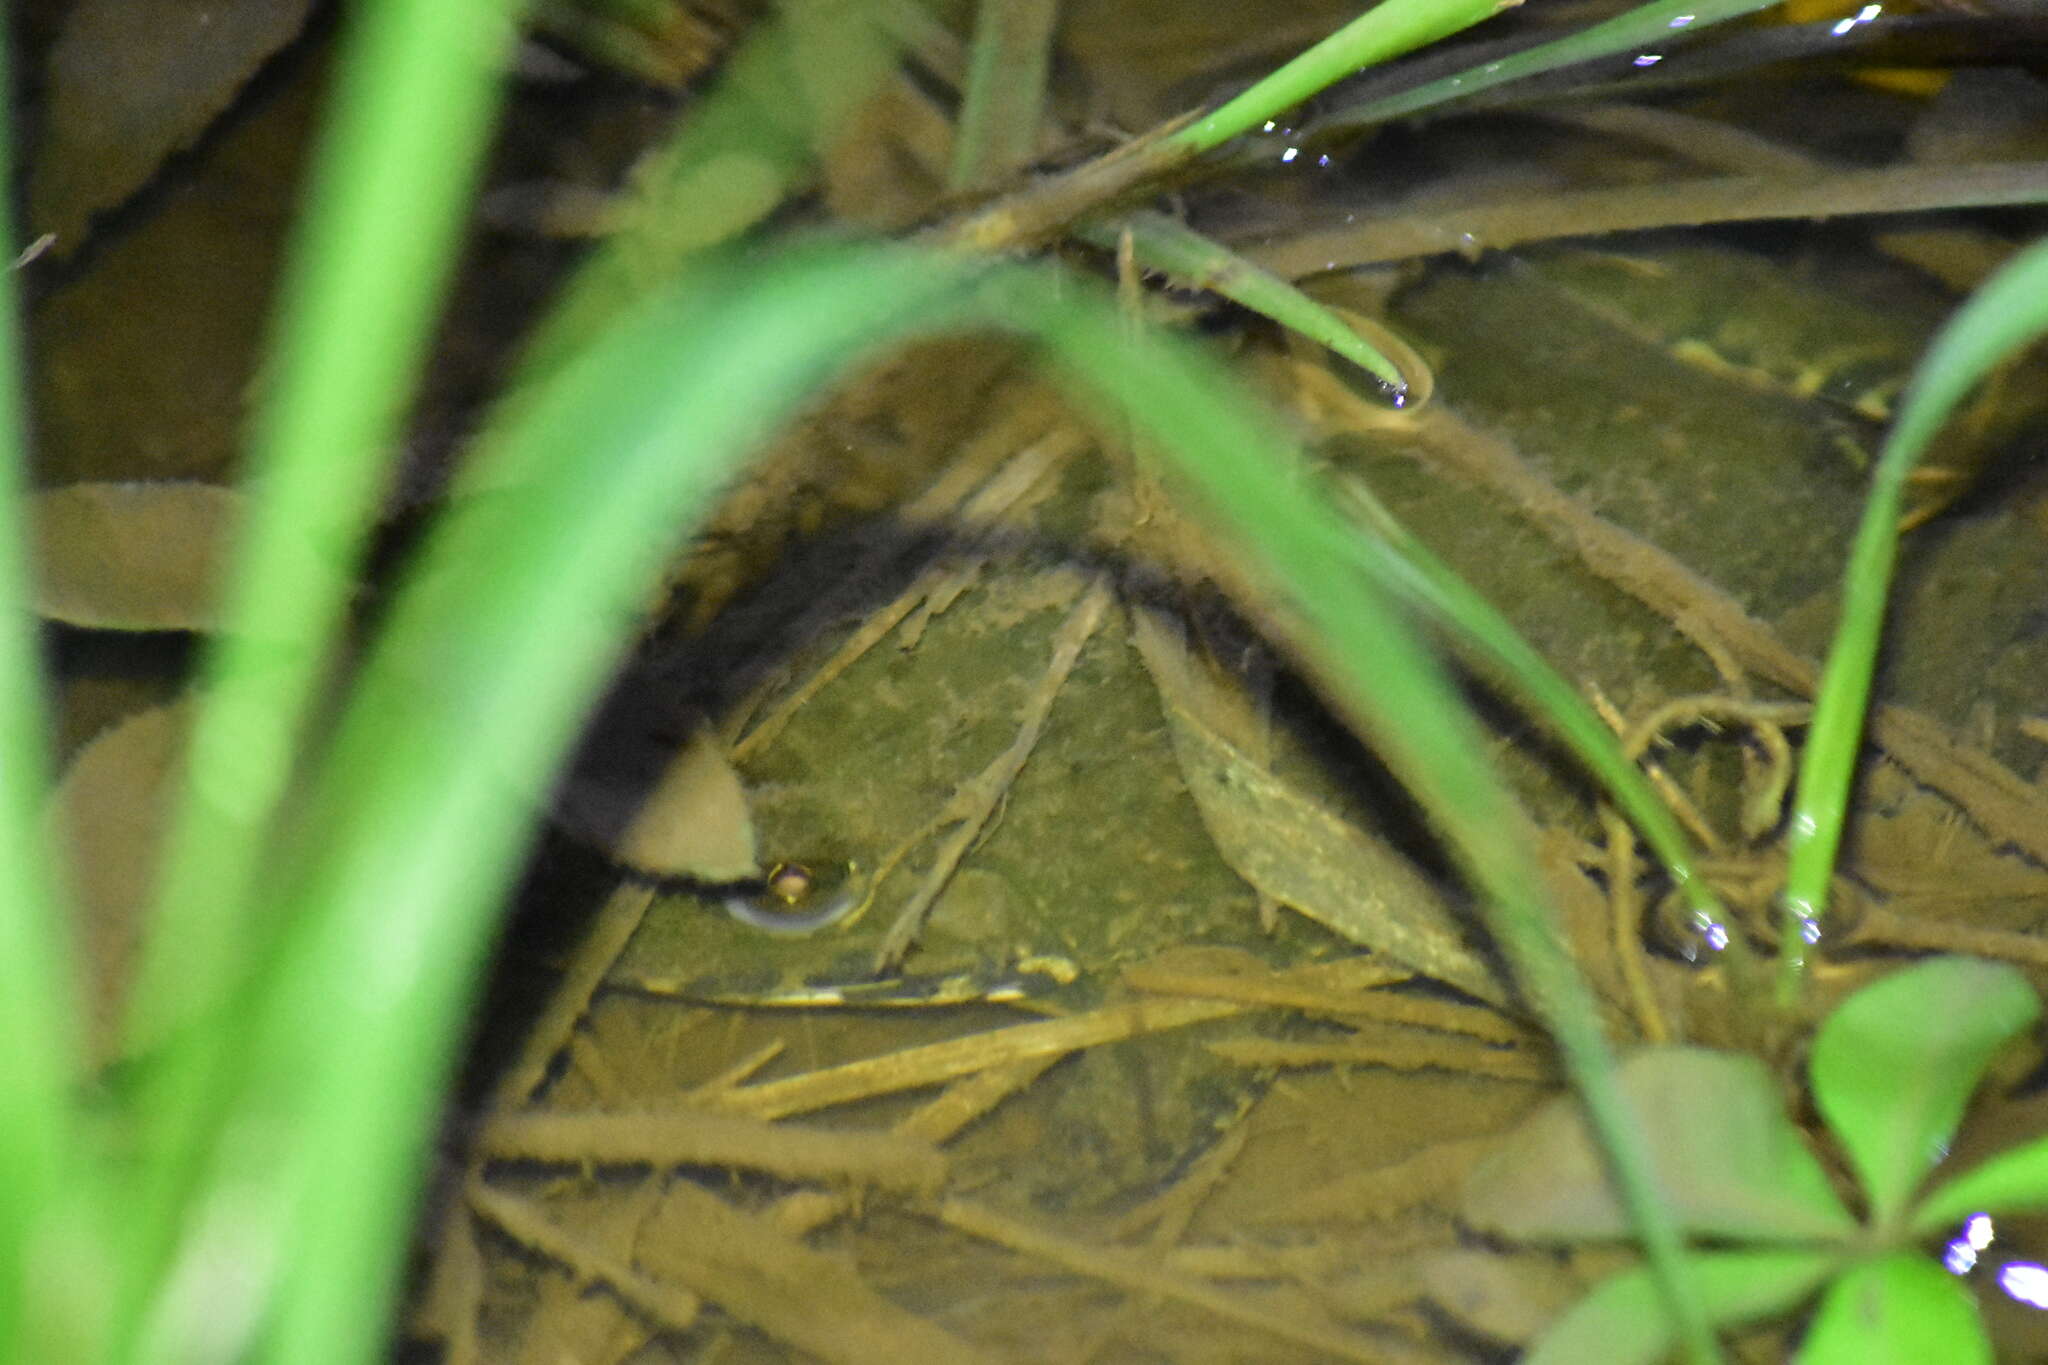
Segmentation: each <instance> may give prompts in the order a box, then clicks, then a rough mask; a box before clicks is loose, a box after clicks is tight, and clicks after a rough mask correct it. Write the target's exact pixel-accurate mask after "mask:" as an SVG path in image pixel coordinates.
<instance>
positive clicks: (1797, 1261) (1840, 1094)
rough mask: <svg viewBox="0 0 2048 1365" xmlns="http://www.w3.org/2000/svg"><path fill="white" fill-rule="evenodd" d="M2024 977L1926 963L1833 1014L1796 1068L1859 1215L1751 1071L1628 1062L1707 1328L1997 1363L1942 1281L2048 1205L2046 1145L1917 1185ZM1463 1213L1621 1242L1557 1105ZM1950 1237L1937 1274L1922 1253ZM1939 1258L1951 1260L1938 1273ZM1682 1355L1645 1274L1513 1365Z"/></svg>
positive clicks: (1836, 1352)
mask: <svg viewBox="0 0 2048 1365" xmlns="http://www.w3.org/2000/svg"><path fill="white" fill-rule="evenodd" d="M2040 1013H2041V1005H2040V1001H2039V999H2038V998H2037V997H2036V996H2035V994H2034V991H2033V988H2032V987H2031V986H2029V985H2028V984H2027V981H2026V978H2025V977H2024V976H2022V975H2021V974H2020V972H2019V971H2017V970H2016V969H2014V968H2012V967H2009V966H2005V965H2003V964H1996V963H1989V962H1984V961H1980V960H1977V959H1972V958H1955V957H1948V958H1933V959H1929V960H1927V961H1924V962H1921V963H1918V964H1916V965H1914V966H1912V967H1909V968H1906V969H1904V970H1901V971H1897V972H1894V973H1892V974H1891V975H1889V976H1886V977H1884V978H1883V979H1881V980H1879V981H1876V982H1874V983H1872V984H1871V985H1868V986H1865V987H1864V988H1863V989H1861V990H1859V991H1857V992H1856V993H1855V994H1854V995H1852V996H1850V997H1849V998H1848V999H1847V1000H1845V1001H1843V1002H1842V1004H1841V1005H1839V1006H1838V1007H1837V1008H1836V1009H1835V1010H1834V1011H1833V1012H1832V1013H1831V1014H1830V1015H1829V1016H1828V1017H1827V1019H1826V1020H1825V1021H1823V1023H1822V1024H1821V1026H1820V1030H1819V1032H1818V1033H1817V1034H1816V1035H1815V1037H1814V1040H1813V1047H1812V1054H1811V1057H1810V1059H1809V1062H1808V1067H1807V1077H1808V1084H1809V1086H1810V1089H1811V1093H1812V1096H1813V1102H1814V1106H1815V1108H1816V1109H1818V1111H1819V1113H1820V1116H1821V1119H1822V1120H1823V1122H1824V1123H1825V1125H1826V1128H1827V1132H1828V1134H1829V1135H1830V1136H1831V1138H1832V1139H1833V1143H1834V1146H1835V1148H1836V1150H1837V1151H1838V1152H1839V1153H1840V1155H1841V1157H1842V1160H1843V1163H1844V1164H1845V1165H1846V1167H1847V1169H1848V1170H1849V1171H1850V1172H1851V1173H1852V1174H1853V1175H1854V1177H1855V1183H1856V1189H1857V1200H1856V1206H1857V1209H1858V1211H1859V1213H1860V1217H1858V1216H1857V1215H1856V1214H1852V1213H1851V1211H1850V1208H1849V1207H1848V1206H1847V1205H1845V1203H1844V1201H1843V1200H1842V1198H1841V1197H1840V1196H1839V1195H1838V1194H1837V1192H1836V1190H1835V1187H1834V1186H1833V1185H1832V1184H1831V1182H1830V1181H1829V1179H1828V1176H1827V1174H1826V1173H1825V1171H1824V1169H1823V1167H1822V1164H1821V1162H1820V1161H1819V1160H1817V1159H1816V1157H1815V1155H1814V1153H1813V1152H1812V1151H1811V1150H1810V1149H1809V1148H1808V1147H1807V1145H1806V1143H1805V1141H1804V1139H1803V1138H1802V1135H1801V1133H1800V1132H1799V1130H1798V1129H1797V1128H1796V1127H1795V1126H1794V1125H1793V1123H1792V1121H1791V1120H1790V1119H1789V1118H1787V1116H1786V1114H1785V1112H1784V1109H1783V1107H1782V1104H1781V1102H1780V1099H1779V1093H1780V1092H1779V1089H1778V1086H1777V1084H1776V1083H1775V1082H1774V1080H1773V1079H1772V1077H1771V1076H1770V1074H1769V1073H1768V1072H1767V1071H1766V1070H1765V1068H1764V1066H1763V1064H1762V1063H1761V1062H1759V1061H1757V1060H1756V1059H1755V1058H1753V1057H1748V1056H1743V1055H1737V1054H1732V1053H1720V1052H1712V1051H1708V1050H1706V1049H1703V1048H1685V1047H1665V1048H1651V1049H1645V1050H1644V1051H1641V1052H1638V1053H1636V1054H1634V1055H1633V1056H1631V1057H1630V1058H1629V1059H1628V1060H1627V1061H1626V1062H1624V1063H1623V1065H1622V1069H1621V1085H1622V1089H1623V1092H1624V1093H1625V1094H1626V1095H1627V1096H1628V1098H1629V1102H1630V1103H1631V1105H1632V1106H1633V1107H1634V1109H1635V1112H1636V1120H1637V1122H1639V1123H1640V1124H1642V1126H1643V1129H1644V1131H1645V1133H1646V1134H1647V1135H1648V1136H1649V1138H1650V1143H1651V1147H1652V1149H1653V1150H1654V1151H1655V1153H1656V1157H1655V1161H1656V1166H1657V1179H1658V1183H1659V1186H1660V1188H1661V1190H1662V1192H1663V1194H1664V1196H1665V1198H1666V1199H1667V1200H1668V1201H1669V1203H1670V1205H1671V1207H1672V1209H1673V1210H1674V1211H1675V1213H1676V1216H1677V1218H1678V1220H1679V1222H1680V1224H1681V1226H1682V1227H1683V1228H1684V1229H1685V1231H1686V1232H1687V1233H1688V1234H1689V1235H1690V1236H1691V1237H1693V1238H1694V1239H1696V1241H1697V1242H1700V1243H1708V1244H1710V1249H1696V1250H1695V1251H1694V1252H1693V1253H1692V1255H1691V1258H1690V1260H1691V1265H1690V1269H1691V1271H1692V1292H1693V1293H1694V1294H1695V1295H1696V1296H1697V1299H1698V1302H1699V1304H1700V1306H1701V1307H1702V1309H1703V1310H1704V1312H1705V1313H1706V1315H1707V1316H1708V1317H1709V1318H1710V1319H1711V1320H1712V1321H1713V1322H1714V1324H1715V1325H1716V1326H1717V1327H1731V1326H1738V1325H1742V1324H1746V1323H1753V1322H1758V1321H1763V1320H1767V1319H1769V1318H1772V1317H1776V1316H1778V1315H1780V1314H1783V1313H1786V1312H1789V1311H1791V1310H1793V1309H1795V1308H1797V1307H1799V1306H1800V1305H1801V1304H1803V1303H1805V1302H1806V1301H1807V1300H1809V1299H1811V1298H1812V1297H1813V1296H1814V1295H1815V1294H1816V1293H1818V1294H1819V1295H1820V1304H1819V1307H1818V1308H1817V1309H1816V1310H1815V1312H1814V1314H1813V1317H1812V1320H1811V1322H1810V1323H1809V1324H1808V1325H1807V1327H1806V1330H1805V1333H1804V1337H1803V1340H1802V1341H1801V1344H1800V1346H1799V1350H1798V1354H1797V1356H1796V1357H1795V1359H1796V1360H1797V1361H1798V1362H1799V1365H1890V1363H1891V1362H1897V1363H1898V1365H1909V1362H1910V1365H1975V1363H1976V1362H1989V1361H1990V1360H1991V1359H1992V1350H1991V1346H1990V1343H1989V1342H1988V1340H1987V1339H1986V1336H1985V1332H1984V1329H1983V1326H1982V1325H1981V1323H1980V1321H1979V1318H1978V1314H1977V1309H1976V1305H1975V1304H1974V1302H1973V1301H1972V1298H1971V1294H1970V1291H1969V1290H1968V1289H1967V1288H1966V1287H1965V1286H1964V1285H1963V1284H1962V1283H1960V1281H1959V1280H1958V1279H1957V1278H1956V1277H1957V1275H1958V1274H1960V1273H1961V1272H1963V1271H1965V1270H1967V1269H1969V1267H1970V1265H1971V1264H1972V1263H1973V1261H1974V1258H1975V1253H1976V1252H1977V1251H1979V1250H1982V1249H1983V1247H1984V1246H1985V1245H1986V1243H1987V1241H1988V1240H1989V1238H1990V1237H1991V1236H1992V1235H1993V1229H1994V1220H1995V1219H1996V1218H1998V1217H1999V1216H2001V1215H2005V1214H2013V1213H2021V1212H2036V1211H2039V1210H2041V1209H2042V1208H2048V1138H2042V1139H2039V1140H2036V1141H2033V1142H2029V1143H2025V1144H2023V1145H2021V1146H2018V1147H2015V1148H2012V1149H2010V1150H2008V1151H2006V1152H2003V1153H2001V1154H1999V1155H1997V1156H1993V1157H1991V1158H1989V1159H1988V1160H1986V1161H1984V1162H1983V1163H1981V1164H1980V1165H1978V1166H1976V1167H1975V1168H1974V1169H1972V1170H1969V1171H1966V1172H1964V1173H1962V1174H1960V1175H1957V1176H1952V1177H1950V1178H1948V1179H1946V1180H1943V1181H1942V1182H1940V1183H1939V1184H1936V1185H1934V1186H1933V1187H1932V1188H1930V1189H1927V1190H1925V1191H1924V1192H1922V1190H1921V1186H1922V1184H1923V1182H1924V1181H1925V1179H1926V1177H1927V1176H1928V1175H1929V1173H1930V1172H1932V1171H1934V1170H1935V1169H1936V1168H1937V1167H1938V1165H1939V1163H1940V1162H1941V1160H1942V1158H1943V1157H1944V1156H1945V1155H1946V1153H1947V1152H1948V1150H1949V1146H1950V1144H1951V1142H1952V1141H1953V1139H1954V1138H1955V1135H1956V1132H1957V1129H1958V1127H1959V1126H1960V1124H1961V1121H1962V1117H1963V1112H1964V1109H1965V1106H1966V1105H1967V1103H1968V1101H1969V1098H1970V1095H1971V1093H1972V1092H1973V1091H1974V1090H1975V1089H1976V1088H1977V1086H1978V1085H1979V1083H1980V1082H1981V1081H1982V1079H1983V1078H1984V1075H1985V1072H1986V1069H1987V1067H1989V1065H1990V1064H1991V1062H1992V1060H1993V1059H1994V1058H1995V1057H1996V1056H1997V1054H1998V1053H1999V1051H2000V1049H2002V1048H2003V1047H2004V1046H2005V1045H2006V1044H2007V1043H2009V1042H2011V1041H2012V1040H2013V1039H2014V1038H2015V1037H2017V1036H2018V1035H2019V1034H2020V1033H2021V1032H2023V1031H2024V1030H2026V1029H2027V1028H2028V1027H2029V1026H2030V1025H2031V1024H2033V1023H2034V1022H2035V1021H2036V1020H2037V1019H2038V1018H2039V1016H2040ZM1464 1212H1465V1217H1466V1218H1467V1219H1468V1220H1469V1221H1470V1222H1471V1223H1472V1224H1473V1225H1474V1226H1476V1227H1479V1228H1482V1229H1484V1230H1487V1231H1490V1232H1494V1233H1498V1234H1500V1235H1503V1236H1506V1237H1510V1238H1513V1239H1516V1240H1519V1241H1535V1242H1587V1241H1596V1240H1603V1239H1613V1238H1619V1237H1624V1236H1626V1235H1627V1225H1626V1222H1625V1220H1624V1219H1623V1218H1622V1215H1621V1213H1620V1210H1619V1209H1618V1208H1617V1207H1616V1206H1615V1204H1614V1201H1613V1199H1612V1198H1611V1196H1609V1195H1608V1194H1607V1192H1606V1179H1605V1174H1604V1171H1603V1169H1602V1167H1601V1162H1600V1157H1599V1154H1598V1152H1597V1150H1596V1149H1595V1148H1594V1147H1593V1146H1592V1145H1591V1144H1590V1142H1589V1141H1588V1140H1587V1137H1586V1133H1585V1129H1584V1125H1583V1124H1582V1123H1581V1122H1580V1120H1579V1119H1578V1117H1577V1115H1576V1114H1575V1113H1574V1112H1573V1111H1572V1109H1571V1106H1570V1105H1569V1104H1568V1103H1567V1102H1564V1101H1559V1102H1557V1103H1554V1104H1552V1105H1549V1106H1546V1107H1545V1108H1544V1109H1542V1110H1539V1111H1538V1112H1537V1113H1536V1114H1535V1115H1533V1116H1532V1117H1531V1118H1530V1119H1528V1120H1527V1121H1526V1122H1525V1123H1524V1124H1523V1125H1522V1126H1521V1128H1519V1129H1518V1130H1517V1131H1516V1132H1515V1133H1514V1134H1512V1135H1511V1136H1510V1137H1509V1139H1508V1141H1507V1142H1506V1143H1505V1144H1504V1145H1503V1147H1502V1148H1501V1149H1500V1150H1499V1151H1497V1152H1496V1153H1494V1154H1493V1155H1492V1156H1491V1157H1489V1158H1488V1161H1487V1163H1486V1164H1484V1165H1483V1166H1482V1167H1481V1168H1480V1169H1479V1170H1478V1171H1476V1172H1475V1173H1474V1176H1473V1179H1472V1181H1471V1182H1470V1184H1469V1185H1468V1187H1467V1190H1466V1198H1465V1210H1464ZM1937 1239H1946V1240H1947V1246H1946V1250H1945V1252H1944V1253H1943V1255H1942V1258H1941V1262H1937V1260H1936V1259H1935V1258H1933V1257H1930V1256H1929V1255H1927V1254H1925V1252H1924V1251H1923V1250H1922V1248H1924V1247H1927V1246H1930V1245H1932V1244H1933V1243H1934V1242H1935V1241H1936V1240H1937ZM1943 1262H1945V1264H1944V1263H1943ZM1674 1344H1675V1339H1674V1336H1673V1333H1672V1330H1671V1327H1670V1325H1669V1321H1668V1319H1667V1318H1666V1316H1665V1314H1664V1313H1663V1312H1662V1310H1661V1308H1660V1306H1659V1304H1658V1303H1657V1301H1656V1298H1655V1296H1654V1292H1653V1289H1652V1286H1651V1284H1650V1281H1649V1279H1648V1277H1647V1276H1646V1275H1645V1274H1644V1273H1643V1272H1642V1271H1641V1270H1629V1271H1624V1272H1622V1273H1620V1274H1617V1275H1615V1276H1613V1277H1612V1278H1610V1279H1608V1280H1606V1281H1605V1282H1603V1283H1602V1284H1600V1285H1599V1286H1597V1287H1596V1288H1595V1289H1594V1290H1593V1291H1592V1292H1591V1293H1590V1294H1588V1295H1587V1297H1586V1298H1585V1299H1583V1300H1581V1301H1580V1303H1579V1304H1578V1305H1577V1306H1576V1307H1574V1308H1572V1309H1571V1310H1570V1311H1568V1312H1567V1313H1566V1314H1565V1315H1564V1316H1563V1317H1562V1318H1560V1319H1559V1320H1558V1321H1557V1322H1555V1323H1554V1324H1553V1325H1552V1326H1551V1327H1550V1329H1549V1330H1548V1331H1547V1332H1546V1333H1545V1334H1544V1336H1543V1337H1542V1339H1541V1340H1540V1341H1539V1342H1538V1343H1537V1344H1536V1345H1535V1347H1534V1348H1533V1349H1532V1350H1531V1351H1530V1352H1529V1353H1528V1354H1527V1355H1526V1356H1524V1357H1523V1359H1524V1361H1525V1362H1526V1365H1566V1362H1579V1361H1589V1360H1598V1361H1601V1362H1603V1365H1652V1362H1655V1361H1660V1360H1663V1359H1665V1358H1666V1357H1667V1356H1668V1355H1669V1354H1670V1352H1671V1350H1672V1347H1673V1345H1674Z"/></svg>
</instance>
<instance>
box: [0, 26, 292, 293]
mask: <svg viewBox="0 0 2048 1365" xmlns="http://www.w3.org/2000/svg"><path fill="white" fill-rule="evenodd" d="M311 9H312V5H311V0H79V2H78V3H77V4H76V5H74V6H73V7H72V10H71V14H70V17H69V18H68V19H67V20H66V21H65V24H64V32H63V34H62V35H61V36H60V37H59V38H58V39H57V42H56V45H55V46H54V47H53V48H52V49H51V50H50V59H49V66H48V70H47V73H46V85H47V88H48V90H49V101H50V104H49V117H48V119H47V120H46V121H45V124H44V132H43V138H42V141H41V144H40V145H39V146H38V147H37V149H36V154H35V158H34V160H33V163H32V164H33V165H34V168H35V170H34V174H33V176H32V178H31V180H30V184H29V215H28V216H29V222H30V223H31V225H32V227H33V230H34V231H35V232H38V233H40V232H53V233H55V234H56V235H57V240H56V243H55V250H57V251H58V252H60V253H61V252H65V251H69V250H71V249H72V248H74V247H76V246H77V245H78V243H79V241H80V240H81V239H82V238H83V237H84V236H85V230H86V227H87V226H88V224H89V223H90V222H91V220H92V217H93V215H94V214H97V213H100V212H103V211H105V210H107V209H110V208H115V207H118V206H119V205H120V204H122V203H124V202H126V201H127V199H128V198H129V196H131V195H133V194H134V193H135V192H136V191H137V190H139V189H141V188H142V186H144V185H145V184H147V183H148V182H149V180H150V179H151V177H153V176H154V175H155V174H156V173H157V168H158V167H159V166H160V165H162V164H163V161H164V158H166V157H168V156H169V155H170V154H171V153H173V152H176V151H180V150H182V149H184V148H186V147H189V146H191V145H192V144H193V143H194V142H195V141H197V140H198V138H199V135H200V134H201V133H203V132H205V131H206V129H207V127H208V126H209V125H210V124H212V122H213V121H214V119H216V118H217V117H219V116H220V114H221V113H222V112H223V111H224V110H225V109H227V107H228V105H229V104H231V103H232V102H233V101H234V98H235V96H236V94H237V93H238V92H239V91H240V90H241V88H242V87H243V86H244V85H245V84H247V83H248V81H249V78H250V77H252V76H254V75H255V74H256V72H257V70H258V69H260V68H261V67H262V65H263V64H264V63H265V62H266V61H268V60H269V59H270V58H271V57H272V56H273V55H274V54H275V53H276V52H277V51H278V49H280V48H282V47H283V46H284V45H285V44H286V43H288V42H290V41H291V40H292V39H293V38H295V37H297V36H298V34H299V31H300V30H301V29H302V28H304V27H305V24H306V15H307V13H308V12H309V11H310V10H311Z"/></svg>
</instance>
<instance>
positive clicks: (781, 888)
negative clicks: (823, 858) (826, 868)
mask: <svg viewBox="0 0 2048 1365" xmlns="http://www.w3.org/2000/svg"><path fill="white" fill-rule="evenodd" d="M767 883H768V886H767V891H768V894H769V895H770V896H773V897H774V898H775V899H776V900H779V901H781V902H783V903H784V904H785V905H795V904H796V903H797V902H798V901H800V900H803V899H804V898H805V897H806V896H808V895H810V894H811V893H812V892H813V891H815V890H817V889H818V875H817V874H816V873H815V872H813V871H811V869H809V868H808V867H805V866H804V865H803V864H802V863H777V864H775V866H773V867H771V868H769V869H768V876H767Z"/></svg>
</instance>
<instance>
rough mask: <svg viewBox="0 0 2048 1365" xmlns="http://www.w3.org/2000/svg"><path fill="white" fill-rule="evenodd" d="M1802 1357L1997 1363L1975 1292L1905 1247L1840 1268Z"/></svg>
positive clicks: (1838, 1363)
mask: <svg viewBox="0 0 2048 1365" xmlns="http://www.w3.org/2000/svg"><path fill="white" fill-rule="evenodd" d="M1798 1365H1991V1343H1990V1341H1989V1340H1987V1339H1986V1338H1985V1335H1984V1326H1983V1324H1982V1323H1981V1322H1980V1321H1979V1320H1978V1318H1977V1305H1976V1304H1975V1303H1974V1302H1972V1300H1971V1298H1970V1292H1969V1291H1968V1290H1967V1289H1965V1288H1963V1286H1962V1285H1961V1284H1960V1283H1958V1282H1957V1281H1956V1279H1955V1277H1954V1276H1952V1275H1950V1274H1949V1273H1948V1272H1947V1271H1945V1270H1943V1269H1942V1268H1941V1267H1939V1266H1937V1265H1935V1264H1934V1263H1933V1262H1932V1261H1929V1260H1927V1259H1926V1258H1924V1257H1921V1256H1916V1255H1914V1254H1913V1253H1912V1252H1907V1251H1900V1252H1894V1253H1893V1254H1892V1255H1889V1256H1886V1257H1883V1258H1881V1259H1879V1260H1875V1261H1866V1262H1865V1263H1863V1264H1862V1265H1859V1266H1855V1267H1852V1268H1851V1269H1849V1270H1847V1271H1845V1272H1843V1273H1842V1274H1841V1275H1840V1276H1838V1277H1837V1278H1836V1280H1835V1282H1834V1283H1833V1284H1831V1285H1829V1286H1828V1292H1827V1294H1826V1295H1825V1296H1824V1297H1823V1298H1822V1299H1821V1302H1820V1311H1819V1312H1817V1313H1815V1314H1814V1317H1813V1327H1812V1329H1811V1330H1810V1331H1808V1332H1807V1334H1806V1341H1805V1344H1804V1345H1802V1346H1801V1347H1800V1348H1799V1356H1798Z"/></svg>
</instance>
